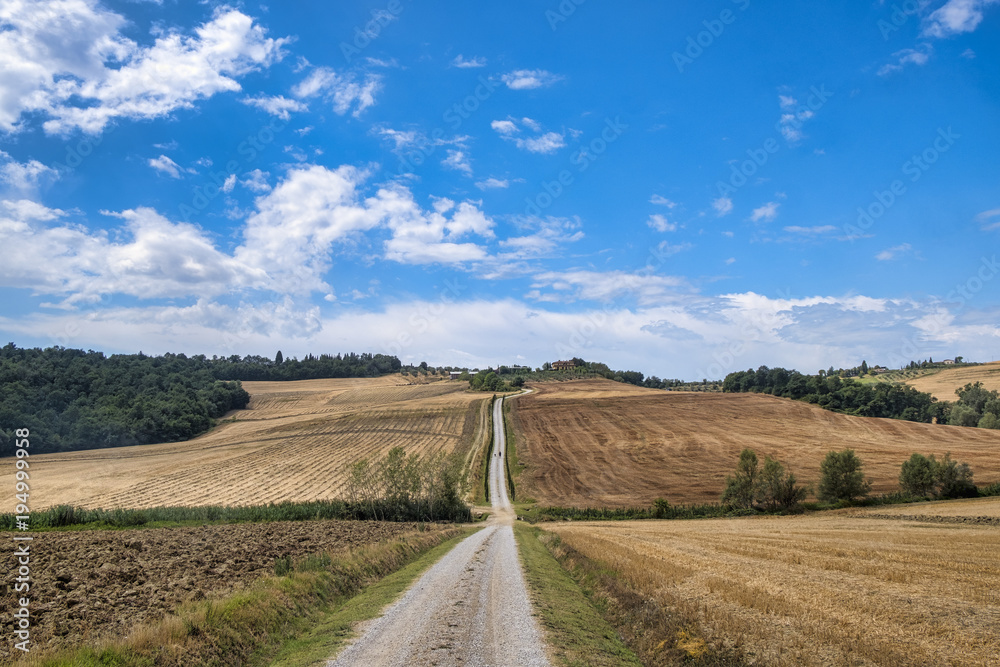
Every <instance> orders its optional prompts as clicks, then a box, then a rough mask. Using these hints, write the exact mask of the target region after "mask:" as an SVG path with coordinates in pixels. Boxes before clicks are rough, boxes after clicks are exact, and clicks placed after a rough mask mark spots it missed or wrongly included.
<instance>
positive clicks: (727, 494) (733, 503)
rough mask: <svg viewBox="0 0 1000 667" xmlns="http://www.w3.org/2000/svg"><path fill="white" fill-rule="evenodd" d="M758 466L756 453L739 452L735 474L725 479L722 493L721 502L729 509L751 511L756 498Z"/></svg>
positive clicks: (746, 450) (749, 450) (751, 451)
mask: <svg viewBox="0 0 1000 667" xmlns="http://www.w3.org/2000/svg"><path fill="white" fill-rule="evenodd" d="M759 478H760V466H759V463H758V461H757V453H756V452H755V451H753V450H752V449H744V450H743V451H742V452H740V461H739V463H737V464H736V473H735V474H734V475H732V476H727V477H726V488H725V490H724V491H723V492H722V502H723V503H724V504H726V505H729V506H730V507H738V508H741V509H751V508H752V507H753V504H754V500H756V497H757V484H758V480H759Z"/></svg>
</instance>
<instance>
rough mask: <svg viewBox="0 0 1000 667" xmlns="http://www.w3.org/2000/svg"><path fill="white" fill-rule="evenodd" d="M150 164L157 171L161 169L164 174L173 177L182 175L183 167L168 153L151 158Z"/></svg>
mask: <svg viewBox="0 0 1000 667" xmlns="http://www.w3.org/2000/svg"><path fill="white" fill-rule="evenodd" d="M149 166H150V167H152V168H153V169H155V170H156V171H161V172H163V173H164V174H166V175H168V176H170V177H171V178H180V177H181V167H180V165H178V164H177V163H176V162H174V161H173V160H171V159H170V158H168V157H167V156H166V155H161V156H160V157H158V158H150V159H149Z"/></svg>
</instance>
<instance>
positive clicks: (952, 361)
mask: <svg viewBox="0 0 1000 667" xmlns="http://www.w3.org/2000/svg"><path fill="white" fill-rule="evenodd" d="M941 363H942V364H947V365H948V366H951V365H952V364H954V363H955V360H954V359H945V360H944V361H942V362H941Z"/></svg>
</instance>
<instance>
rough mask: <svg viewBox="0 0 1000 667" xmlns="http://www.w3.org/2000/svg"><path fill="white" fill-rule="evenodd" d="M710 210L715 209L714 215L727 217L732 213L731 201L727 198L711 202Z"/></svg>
mask: <svg viewBox="0 0 1000 667" xmlns="http://www.w3.org/2000/svg"><path fill="white" fill-rule="evenodd" d="M712 208H714V209H715V215H716V216H718V217H720V218H721V217H722V216H724V215H728V214H729V213H732V211H733V200H732V199H730V198H729V197H719V198H718V199H715V200H713V201H712Z"/></svg>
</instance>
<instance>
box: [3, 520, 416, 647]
mask: <svg viewBox="0 0 1000 667" xmlns="http://www.w3.org/2000/svg"><path fill="white" fill-rule="evenodd" d="M416 528H417V525H416V524H404V523H388V522H377V521H303V522H285V521H282V522H274V523H246V524H233V525H217V526H201V527H181V528H157V529H148V530H121V531H111V530H99V531H75V532H42V533H21V534H20V535H32V536H33V537H34V539H33V540H32V541H31V542H29V543H28V544H30V559H31V560H30V567H31V578H32V581H31V590H30V592H29V595H30V599H31V604H30V606H29V610H30V613H31V614H32V618H31V633H32V634H31V639H32V644H31V645H30V646H31V647H32V649H33V650H37V649H38V648H41V647H57V646H58V647H62V646H74V645H78V644H80V643H82V642H85V641H89V640H94V639H98V638H102V637H124V636H126V635H127V634H128V632H129V628H130V627H131V626H132V625H133V624H137V623H143V622H151V621H154V620H157V619H159V618H162V617H163V616H164V615H165V614H168V613H169V612H171V611H173V610H174V609H175V608H176V607H177V606H178V605H179V604H181V603H183V602H186V601H189V600H199V599H202V598H204V597H212V596H221V595H224V594H226V593H228V592H231V591H233V590H234V589H236V588H239V587H242V586H245V585H247V584H249V583H250V582H252V581H254V580H255V579H257V578H258V577H261V576H264V575H269V574H273V573H274V563H275V560H276V559H277V558H281V557H285V556H291V557H292V558H293V559H295V558H298V557H301V556H305V555H309V554H314V553H320V552H329V553H333V552H339V551H344V550H347V549H349V548H351V547H357V546H361V545H364V544H372V543H375V542H380V541H383V540H387V539H390V538H393V537H396V536H399V535H402V534H404V533H408V532H412V531H414V530H416ZM7 539H8V541H9V540H10V534H9V533H8V538H7ZM16 568H17V566H16V558H15V556H14V547H12V546H10V545H9V544H8V546H7V547H6V548H4V549H3V550H2V553H0V571H3V572H6V573H12V572H15V571H16ZM4 579H5V583H4V590H3V595H0V608H2V609H4V610H5V613H4V614H3V617H2V619H0V634H2V635H3V636H4V637H7V638H10V637H12V636H13V628H14V624H13V623H12V620H13V619H12V618H11V612H13V611H14V610H15V600H16V599H17V597H20V596H22V595H24V594H23V593H16V594H15V591H14V590H13V585H14V581H13V575H10V576H5V578H4ZM12 644H13V642H12V641H10V640H9V639H8V641H4V642H0V662H7V661H8V660H9V659H10V658H11V656H12V654H13V653H15V652H16V653H20V652H18V651H15V649H14V648H13V646H12Z"/></svg>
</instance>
